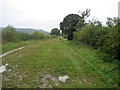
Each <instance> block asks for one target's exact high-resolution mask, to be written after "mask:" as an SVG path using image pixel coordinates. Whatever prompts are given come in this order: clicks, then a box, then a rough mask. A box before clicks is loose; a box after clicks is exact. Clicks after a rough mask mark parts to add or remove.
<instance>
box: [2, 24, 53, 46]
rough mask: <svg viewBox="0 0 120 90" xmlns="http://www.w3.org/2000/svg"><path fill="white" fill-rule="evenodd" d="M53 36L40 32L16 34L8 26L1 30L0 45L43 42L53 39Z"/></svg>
mask: <svg viewBox="0 0 120 90" xmlns="http://www.w3.org/2000/svg"><path fill="white" fill-rule="evenodd" d="M54 37H55V36H54V35H45V34H44V33H41V32H37V31H36V32H33V33H32V34H28V33H23V32H17V31H16V29H15V28H14V27H13V26H10V25H8V26H7V27H5V28H3V30H2V43H3V44H4V43H8V42H20V41H27V40H43V39H49V38H54Z"/></svg>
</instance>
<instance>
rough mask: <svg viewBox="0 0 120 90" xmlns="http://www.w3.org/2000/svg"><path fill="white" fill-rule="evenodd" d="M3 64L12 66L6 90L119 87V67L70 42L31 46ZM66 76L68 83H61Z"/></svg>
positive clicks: (86, 48)
mask: <svg viewBox="0 0 120 90" xmlns="http://www.w3.org/2000/svg"><path fill="white" fill-rule="evenodd" d="M22 45H23V44H22ZM22 45H21V46H22ZM11 46H12V45H11ZM6 47H7V46H6ZM9 47H10V46H9ZM6 51H9V50H6ZM6 51H4V52H6ZM2 63H3V65H5V64H6V63H8V66H7V71H5V72H3V88H16V87H17V88H115V87H117V83H118V79H117V78H118V71H117V70H116V69H115V68H116V67H117V65H116V64H114V63H105V62H103V60H102V58H101V57H100V55H99V52H98V51H97V50H94V49H92V48H90V47H88V46H86V45H84V44H82V43H79V45H75V44H72V43H71V42H70V41H67V40H59V39H52V40H44V41H36V42H34V43H29V45H27V46H26V47H25V48H24V49H22V50H19V51H16V52H13V53H11V54H9V55H6V56H4V57H3V58H2ZM65 75H67V76H69V79H67V80H66V82H61V81H58V77H59V76H65Z"/></svg>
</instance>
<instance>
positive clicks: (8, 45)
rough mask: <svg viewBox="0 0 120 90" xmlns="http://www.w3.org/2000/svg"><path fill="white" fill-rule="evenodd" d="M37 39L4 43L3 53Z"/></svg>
mask: <svg viewBox="0 0 120 90" xmlns="http://www.w3.org/2000/svg"><path fill="white" fill-rule="evenodd" d="M36 41H37V40H30V41H21V42H17V43H12V42H9V43H5V44H3V45H2V53H6V52H9V51H11V50H13V49H16V48H19V47H22V46H25V45H28V44H30V43H33V42H36Z"/></svg>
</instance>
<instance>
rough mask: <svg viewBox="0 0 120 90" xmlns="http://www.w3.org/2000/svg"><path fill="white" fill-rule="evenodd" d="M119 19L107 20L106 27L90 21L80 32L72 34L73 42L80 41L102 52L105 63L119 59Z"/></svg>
mask: <svg viewBox="0 0 120 90" xmlns="http://www.w3.org/2000/svg"><path fill="white" fill-rule="evenodd" d="M119 22H120V19H118V18H108V20H107V27H105V26H102V24H101V22H99V21H96V20H95V21H91V22H89V24H88V25H86V26H85V27H84V28H83V29H82V30H80V31H77V32H74V40H76V41H81V42H84V43H86V44H87V45H90V46H92V47H94V48H96V49H100V50H101V51H102V52H104V53H105V54H104V57H105V59H106V61H113V60H116V59H119V55H118V53H119V51H120V50H119V46H120V40H119V37H120V31H119V30H120V29H119Z"/></svg>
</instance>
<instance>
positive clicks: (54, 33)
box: [50, 28, 60, 36]
mask: <svg viewBox="0 0 120 90" xmlns="http://www.w3.org/2000/svg"><path fill="white" fill-rule="evenodd" d="M50 34H51V35H56V36H59V35H60V30H58V29H57V28H53V29H52V30H51V33H50Z"/></svg>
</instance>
